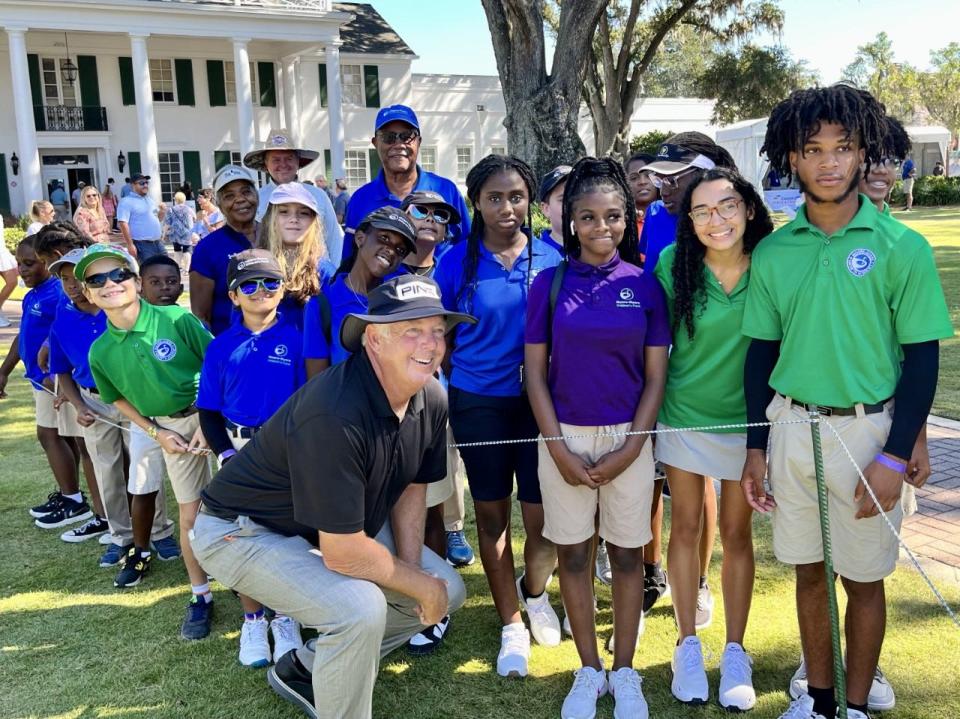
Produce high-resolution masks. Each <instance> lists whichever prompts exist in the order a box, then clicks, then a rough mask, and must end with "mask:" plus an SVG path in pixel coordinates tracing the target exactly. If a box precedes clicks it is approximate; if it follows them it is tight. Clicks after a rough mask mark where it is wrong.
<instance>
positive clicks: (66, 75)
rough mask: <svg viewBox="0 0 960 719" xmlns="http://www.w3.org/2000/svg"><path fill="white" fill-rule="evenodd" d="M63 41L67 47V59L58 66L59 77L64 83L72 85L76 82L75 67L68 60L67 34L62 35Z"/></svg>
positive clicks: (68, 42)
mask: <svg viewBox="0 0 960 719" xmlns="http://www.w3.org/2000/svg"><path fill="white" fill-rule="evenodd" d="M63 40H64V42H65V43H66V46H67V59H66V62H64V63H63V64H62V65H61V66H60V77H62V78H63V81H64V82H66V83H69V84H70V85H73V83H75V82H76V81H77V66H76V65H74V64H73V60H71V59H70V40H68V39H67V33H63Z"/></svg>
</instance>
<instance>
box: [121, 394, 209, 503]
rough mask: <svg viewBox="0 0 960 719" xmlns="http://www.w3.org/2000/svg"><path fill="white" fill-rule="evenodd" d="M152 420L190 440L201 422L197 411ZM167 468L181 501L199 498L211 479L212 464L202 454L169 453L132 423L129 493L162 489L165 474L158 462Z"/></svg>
mask: <svg viewBox="0 0 960 719" xmlns="http://www.w3.org/2000/svg"><path fill="white" fill-rule="evenodd" d="M153 421H154V422H156V423H157V424H158V425H160V426H161V427H163V428H164V429H170V430H173V431H174V432H176V433H177V434H179V435H180V436H182V437H183V438H184V439H186V440H187V441H189V440H190V438H191V437H193V433H194V432H195V431H196V430H197V427H199V426H200V415H199V413H197V412H194V413H193V414H192V415H190V416H189V417H154V418H153ZM158 461H161V462H163V464H164V465H165V466H166V468H167V475H169V477H170V486H171V487H173V494H174V496H175V497H176V498H177V502H178V503H179V504H189V503H190V502H195V501H196V500H198V499H200V492H202V491H203V489H204V487H206V486H207V484H209V482H210V464H209V463H208V462H207V456H206V455H203V454H190V453H184V454H168V453H167V452H164V451H163V448H162V447H161V446H160V445H159V444H158V443H157V442H155V441H153V440H152V439H150V437H148V436H147V434H146V433H145V432H144V431H143V430H142V429H140V428H139V427H137V426H136V425H135V424H132V423H131V425H130V482H129V486H128V489H129V491H130V494H151V493H153V492H159V491H160V486H161V485H162V483H163V478H162V475H160V476H159V479H158V473H157V472H156V471H155V468H156V466H157V462H158Z"/></svg>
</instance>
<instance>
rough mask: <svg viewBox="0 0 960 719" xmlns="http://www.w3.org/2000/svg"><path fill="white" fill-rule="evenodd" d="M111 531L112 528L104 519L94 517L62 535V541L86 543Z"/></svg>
mask: <svg viewBox="0 0 960 719" xmlns="http://www.w3.org/2000/svg"><path fill="white" fill-rule="evenodd" d="M109 531H110V526H109V525H108V524H107V520H106V519H104V518H103V517H98V516H96V515H94V517H93V519H89V520H87V521H86V522H84V523H83V524H81V525H80V526H79V527H74V528H73V529H68V530H67V531H66V532H64V533H63V534H61V535H60V539H62V540H63V541H64V542H70V543H72V544H75V543H77V542H85V541H87V540H88V539H93V538H94V537H99V536H100V535H101V534H104V533H105V532H109Z"/></svg>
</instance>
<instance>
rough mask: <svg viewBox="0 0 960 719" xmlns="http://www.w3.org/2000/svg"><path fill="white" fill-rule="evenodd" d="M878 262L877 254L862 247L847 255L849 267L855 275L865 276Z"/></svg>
mask: <svg viewBox="0 0 960 719" xmlns="http://www.w3.org/2000/svg"><path fill="white" fill-rule="evenodd" d="M875 264H877V256H876V255H875V254H873V253H872V252H871V251H870V250H867V249H865V248H862V247H861V248H860V249H858V250H854V251H853V252H851V253H850V254H849V255H847V269H848V270H849V271H850V274H851V275H853V276H854V277H863V276H864V275H865V274H867V273H868V272H869V271H870V270H872V269H873V266H874V265H875Z"/></svg>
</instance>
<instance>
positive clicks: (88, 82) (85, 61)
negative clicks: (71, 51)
mask: <svg viewBox="0 0 960 719" xmlns="http://www.w3.org/2000/svg"><path fill="white" fill-rule="evenodd" d="M77 75H78V76H79V79H80V97H81V98H82V100H83V109H82V110H81V112H83V127H84V129H86V130H99V131H100V132H106V130H107V129H108V128H107V118H106V114H105V113H104V112H103V111H102V110H101V108H100V78H99V77H98V74H97V58H96V57H94V56H93V55H77Z"/></svg>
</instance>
